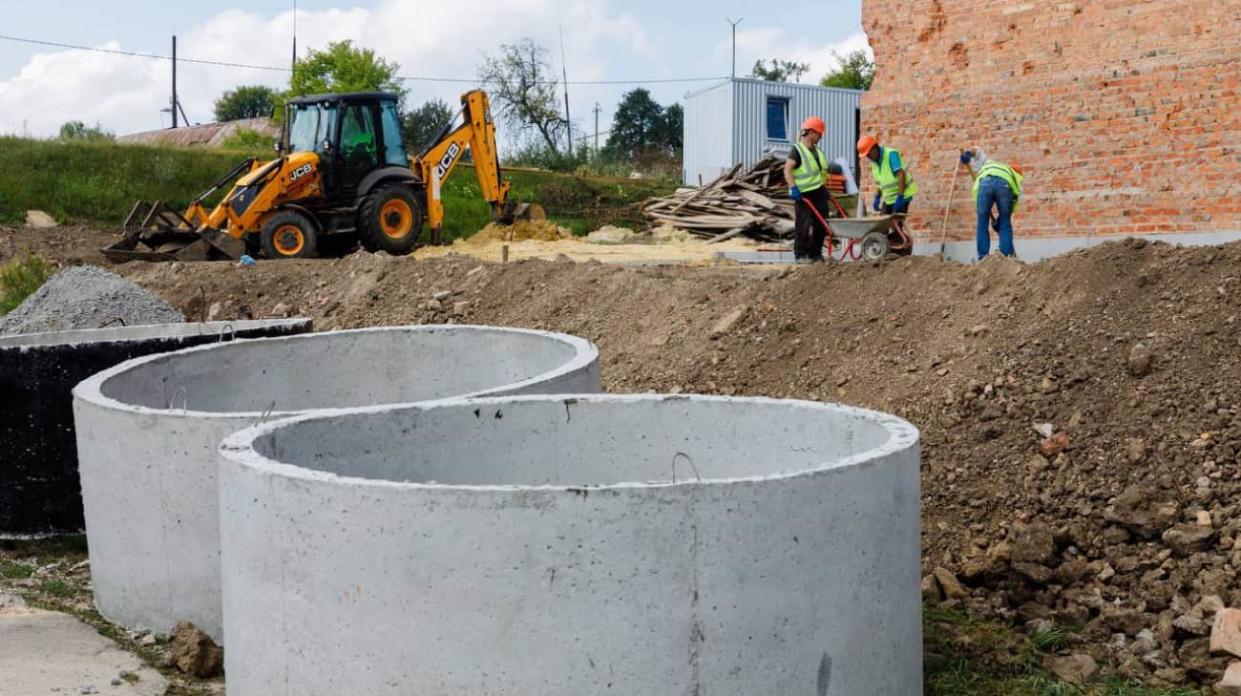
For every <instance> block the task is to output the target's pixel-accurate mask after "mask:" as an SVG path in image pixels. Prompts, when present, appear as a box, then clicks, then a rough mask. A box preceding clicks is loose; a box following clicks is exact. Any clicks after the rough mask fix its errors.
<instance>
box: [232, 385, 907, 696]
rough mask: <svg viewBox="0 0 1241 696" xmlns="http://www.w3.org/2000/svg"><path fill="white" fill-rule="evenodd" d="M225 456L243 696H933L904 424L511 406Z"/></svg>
mask: <svg viewBox="0 0 1241 696" xmlns="http://www.w3.org/2000/svg"><path fill="white" fill-rule="evenodd" d="M220 453H221V468H220V477H221V486H220V506H221V520H222V528H221V531H222V543H223V569H224V571H223V572H224V627H225V639H226V641H227V647H226V650H225V659H226V665H225V671H226V673H227V678H228V693H229V694H230V696H260V695H262V696H293V695H297V696H303V695H307V696H309V695H311V694H325V695H326V694H343V693H356V694H367V695H368V696H398V695H401V696H403V695H404V694H441V695H448V696H466V695H467V694H468V695H470V696H474V695H477V694H491V695H492V696H497V695H502V696H527V695H529V694H540V695H541V696H580V695H581V694H602V693H616V694H626V695H627V696H664V695H667V694H712V695H713V696H725V695H728V696H754V695H755V694H817V695H818V696H824V695H826V694H839V695H848V696H866V695H873V696H892V695H893V694H901V696H908V695H910V694H919V693H921V689H922V678H921V655H922V639H921V604H920V601H921V597H920V592H919V563H920V555H921V554H920V548H919V518H918V509H919V490H918V488H919V479H918V475H919V474H918V466H919V454H918V434H917V431H916V430H915V429H914V428H913V426H911V425H910V424H909V423H907V422H905V421H902V420H900V419H897V418H894V417H892V416H887V415H884V414H880V413H875V412H871V411H862V410H858V409H853V408H848V407H844V406H839V405H829V404H819V403H811V402H799V401H777V400H771V399H757V398H725V397H719V398H715V397H699V396H692V397H685V396H677V397H670V396H658V395H642V396H584V397H565V396H536V397H520V398H502V399H494V398H489V399H485V400H470V401H446V402H438V403H435V404H423V405H413V406H402V407H396V408H370V409H362V410H360V411H341V412H337V413H331V414H323V415H317V416H313V417H309V418H303V419H296V420H290V421H284V422H283V423H276V424H264V425H261V426H257V427H254V428H250V429H247V430H245V431H243V432H240V433H237V434H234V435H233V436H231V437H230V438H228V439H227V440H225V441H224V443H223V445H222V446H221V449H220Z"/></svg>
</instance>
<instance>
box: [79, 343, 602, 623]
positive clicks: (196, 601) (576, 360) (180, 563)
mask: <svg viewBox="0 0 1241 696" xmlns="http://www.w3.org/2000/svg"><path fill="white" fill-rule="evenodd" d="M599 389H600V383H599V362H598V351H597V350H596V348H595V347H594V345H593V344H591V343H590V342H588V341H585V340H583V339H580V338H575V337H572V336H566V335H563V334H552V333H546V332H541V331H527V330H521V329H504V328H491V327H480V326H411V327H389V328H379V329H363V330H357V331H337V332H330V333H317V334H311V335H307V336H296V337H290V338H280V339H271V340H267V339H261V340H256V341H239V342H237V343H234V344H230V345H225V346H218V347H217V346H211V347H206V348H201V349H190V350H183V351H178V352H175V353H169V354H165V355H159V356H153V357H148V358H142V359H139V360H133V361H129V362H126V363H124V364H121V365H117V366H116V367H115V368H113V369H111V370H108V371H106V372H103V373H101V374H98V375H96V376H94V377H92V378H91V379H88V380H86V381H85V382H83V383H82V384H80V385H78V387H77V388H76V389H74V414H75V417H76V420H77V436H78V449H79V451H80V452H81V453H82V456H81V472H82V496H83V500H84V502H85V511H86V535H87V542H88V544H89V546H90V556H91V581H92V584H93V587H94V594H95V604H96V607H97V608H98V609H99V611H100V613H101V614H103V615H104V616H105V617H106V618H108V619H109V620H111V621H113V622H116V623H119V624H121V625H123V626H125V627H127V628H132V629H137V628H144V629H151V630H154V631H159V632H168V631H169V630H171V629H172V627H173V626H174V625H175V624H176V623H177V622H178V621H182V620H185V621H192V622H193V623H194V624H196V625H197V626H198V627H200V628H201V629H203V630H204V631H206V632H207V633H208V634H209V635H210V636H211V637H212V638H214V639H215V640H217V641H219V640H220V639H221V637H222V635H221V629H220V623H221V620H220V613H221V605H220V541H219V515H218V507H217V499H218V493H217V485H216V467H217V462H216V456H217V455H216V449H217V447H218V446H219V443H220V441H221V440H222V439H223V438H224V436H226V435H228V434H230V433H234V432H236V431H238V430H241V429H242V428H245V427H248V426H251V425H254V424H255V423H258V422H263V421H269V420H276V419H279V418H283V417H286V416H290V415H295V414H298V413H303V412H307V411H314V410H316V409H326V408H329V407H346V406H359V405H366V404H393V403H409V402H417V401H422V400H429V399H438V398H444V397H450V396H461V395H471V394H525V393H557V392H565V391H579V390H580V391H586V392H596V391H599Z"/></svg>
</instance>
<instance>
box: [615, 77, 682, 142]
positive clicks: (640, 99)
mask: <svg viewBox="0 0 1241 696" xmlns="http://www.w3.org/2000/svg"><path fill="white" fill-rule="evenodd" d="M683 122H684V113H683V112H682V110H681V105H680V104H673V105H671V106H669V107H667V108H664V107H662V106H660V105H659V104H658V103H656V102H655V100H654V99H652V98H651V93H650V92H648V91H647V90H645V89H643V88H641V87H638V88H637V89H633V90H630V91H629V92H627V93H625V95H624V96H623V97H621V101H620V104H618V105H617V107H616V115H614V116H613V117H612V132H611V134H610V135H608V143H607V145H606V146H605V147H604V152H603V154H604V156H605V157H606V158H608V159H613V160H618V159H634V158H636V157H639V156H640V155H642V154H644V153H664V154H676V153H678V152H679V151H680V149H681V127H682V123H683Z"/></svg>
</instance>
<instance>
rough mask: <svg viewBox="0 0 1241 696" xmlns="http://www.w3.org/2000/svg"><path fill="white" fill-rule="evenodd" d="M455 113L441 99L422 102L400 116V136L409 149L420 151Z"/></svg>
mask: <svg viewBox="0 0 1241 696" xmlns="http://www.w3.org/2000/svg"><path fill="white" fill-rule="evenodd" d="M456 114H457V112H456V110H455V109H453V108H452V107H450V106H448V102H446V101H444V100H443V99H432V100H430V101H427V102H424V103H423V104H422V106H420V107H418V108H417V109H414V110H413V111H411V112H409V113H407V114H405V115H404V116H403V117H401V138H402V139H404V140H405V144H406V145H408V146H409V148H410V150H411V151H414V152H417V151H421V150H422V148H424V147H426V146H427V145H428V144H430V142H431V139H432V138H434V137H435V136H436V135H437V134H438V133H439V132H440V129H441V128H443V127H444V124H445V123H448V122H449V121H450V120H452V118H453V116H456Z"/></svg>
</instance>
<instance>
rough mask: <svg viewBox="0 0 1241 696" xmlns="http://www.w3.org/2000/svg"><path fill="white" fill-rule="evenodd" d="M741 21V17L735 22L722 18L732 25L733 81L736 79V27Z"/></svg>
mask: <svg viewBox="0 0 1241 696" xmlns="http://www.w3.org/2000/svg"><path fill="white" fill-rule="evenodd" d="M742 19H745V17H742V18H741V19H738V20H737V21H735V22H734V21H733V20H731V19H729V18H728V17H725V18H724V20H725V21H726V22H728V23H729V24H731V25H733V73H732V74H733V79H734V80H735V79H737V25H738V24H741V20H742Z"/></svg>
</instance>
